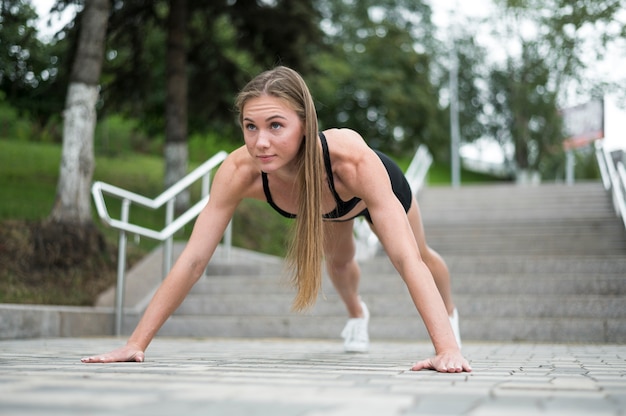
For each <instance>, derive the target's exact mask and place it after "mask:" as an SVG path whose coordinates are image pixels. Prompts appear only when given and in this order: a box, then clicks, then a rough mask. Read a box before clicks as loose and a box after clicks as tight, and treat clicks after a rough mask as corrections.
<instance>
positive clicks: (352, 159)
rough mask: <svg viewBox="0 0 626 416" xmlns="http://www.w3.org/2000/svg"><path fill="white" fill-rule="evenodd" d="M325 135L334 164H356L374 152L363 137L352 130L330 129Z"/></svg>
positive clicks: (325, 131)
mask: <svg viewBox="0 0 626 416" xmlns="http://www.w3.org/2000/svg"><path fill="white" fill-rule="evenodd" d="M323 133H324V136H325V137H326V141H327V143H328V151H329V153H330V157H331V161H333V162H334V161H335V160H336V162H337V163H342V162H345V163H356V162H359V161H360V160H362V159H363V157H366V156H367V155H368V154H369V153H370V152H371V151H372V149H371V148H370V147H369V146H368V145H367V143H366V142H365V140H364V139H363V137H362V136H361V135H360V134H359V133H357V132H356V131H354V130H352V129H346V128H344V129H329V130H324V132H323Z"/></svg>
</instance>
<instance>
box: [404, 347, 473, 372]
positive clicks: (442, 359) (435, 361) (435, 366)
mask: <svg viewBox="0 0 626 416" xmlns="http://www.w3.org/2000/svg"><path fill="white" fill-rule="evenodd" d="M411 370H413V371H419V370H435V371H438V372H440V373H461V372H463V371H467V372H468V373H469V372H471V371H472V367H471V366H470V365H469V363H468V362H467V360H466V359H465V358H463V355H462V354H461V352H460V351H459V352H444V353H441V354H437V355H436V356H434V357H431V358H427V359H425V360H422V361H418V362H417V363H415V364H413V367H412V368H411Z"/></svg>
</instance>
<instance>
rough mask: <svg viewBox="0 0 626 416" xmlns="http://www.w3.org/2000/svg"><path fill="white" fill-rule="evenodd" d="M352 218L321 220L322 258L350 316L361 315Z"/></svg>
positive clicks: (358, 273) (359, 275)
mask: <svg viewBox="0 0 626 416" xmlns="http://www.w3.org/2000/svg"><path fill="white" fill-rule="evenodd" d="M353 223H354V221H346V222H329V221H327V222H325V223H324V227H325V229H324V233H325V240H326V241H325V242H324V258H325V263H326V272H327V273H328V276H329V277H330V280H331V281H332V283H333V286H334V287H335V290H337V293H338V294H339V296H340V297H341V300H343V303H344V304H345V305H346V309H347V310H348V315H349V316H350V317H351V318H362V317H363V315H364V311H363V308H362V306H361V299H360V297H359V279H360V277H361V271H360V269H359V265H358V264H357V262H356V256H355V254H356V245H355V242H354V235H353V233H352V227H353V225H354V224H353Z"/></svg>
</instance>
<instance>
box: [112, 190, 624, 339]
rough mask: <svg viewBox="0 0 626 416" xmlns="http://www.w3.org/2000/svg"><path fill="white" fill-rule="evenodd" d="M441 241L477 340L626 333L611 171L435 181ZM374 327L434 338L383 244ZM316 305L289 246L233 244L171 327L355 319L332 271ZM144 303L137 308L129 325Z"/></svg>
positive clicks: (428, 215)
mask: <svg viewBox="0 0 626 416" xmlns="http://www.w3.org/2000/svg"><path fill="white" fill-rule="evenodd" d="M419 199H420V206H421V209H422V215H423V218H424V224H425V228H426V235H427V238H428V241H429V244H430V245H431V246H432V247H433V248H435V249H436V250H437V251H439V252H440V253H441V254H442V255H443V256H444V258H445V259H446V262H447V263H448V266H449V268H450V270H451V274H452V278H453V282H452V283H453V291H454V293H455V301H456V303H457V306H458V309H459V312H460V315H461V332H462V335H463V339H464V340H465V341H486V340H493V341H524V342H597V343H601V342H626V232H625V231H624V229H623V227H622V225H621V222H620V220H619V219H618V218H617V217H616V216H615V214H614V212H613V210H612V205H611V203H610V200H609V197H608V195H607V194H606V192H605V191H604V190H603V188H602V186H601V184H600V183H599V182H592V183H580V184H576V185H574V186H566V185H558V184H555V185H551V184H546V185H540V186H536V187H518V186H515V185H488V186H487V185H483V186H463V187H461V188H459V189H452V188H449V187H441V188H438V187H430V188H425V189H424V190H423V191H422V193H421V194H420V198H419ZM361 268H362V274H363V275H362V279H361V295H362V297H363V299H364V300H365V301H366V302H367V304H368V306H369V309H370V312H371V315H372V317H371V321H370V336H371V338H372V339H404V340H427V339H428V336H427V333H426V330H425V328H424V326H423V324H422V322H421V319H420V318H419V315H418V314H417V312H416V310H415V307H414V306H413V304H412V302H411V300H410V298H409V295H408V293H407V291H406V287H405V286H404V283H403V282H402V280H401V278H400V277H399V276H398V274H397V273H396V272H395V270H394V269H393V267H392V266H391V264H390V262H389V261H388V260H387V258H386V257H385V256H384V255H382V254H380V255H378V256H376V257H374V258H372V259H369V260H367V261H363V262H362V263H361ZM323 292H324V293H323V295H322V296H320V299H319V300H318V302H317V304H316V306H315V307H314V308H313V309H312V310H311V311H309V312H308V313H305V314H296V313H293V312H291V311H290V305H291V301H292V298H293V291H292V289H291V288H290V287H289V285H288V284H287V283H286V281H285V278H284V276H283V272H282V261H281V259H279V258H276V257H272V256H266V255H262V254H258V253H250V252H247V251H245V250H241V249H233V253H232V255H231V259H230V260H227V259H225V258H224V256H223V255H221V254H220V253H218V255H216V256H214V259H213V260H212V261H211V263H210V264H209V267H208V268H207V275H206V276H204V277H203V278H202V279H201V280H200V281H199V282H198V284H197V285H196V286H195V287H194V288H193V289H192V291H191V293H190V294H189V296H188V297H187V298H186V300H185V301H184V303H183V304H182V305H181V307H180V308H179V309H178V310H177V311H176V312H175V314H174V315H173V316H172V317H171V318H170V319H169V320H168V321H167V322H166V324H165V325H164V326H163V328H162V329H161V331H160V333H159V335H162V336H199V337H202V336H213V337H306V338H338V337H339V333H340V331H341V329H342V328H343V325H344V324H345V320H346V313H345V310H344V307H343V304H342V303H341V301H340V300H339V299H338V296H337V295H336V294H335V292H334V290H333V288H332V286H331V285H330V283H329V281H328V279H327V278H325V280H324V284H323ZM137 319H138V314H127V315H126V317H125V320H124V330H125V331H124V332H126V333H129V332H130V331H131V330H132V329H133V328H134V326H135V324H136V322H137Z"/></svg>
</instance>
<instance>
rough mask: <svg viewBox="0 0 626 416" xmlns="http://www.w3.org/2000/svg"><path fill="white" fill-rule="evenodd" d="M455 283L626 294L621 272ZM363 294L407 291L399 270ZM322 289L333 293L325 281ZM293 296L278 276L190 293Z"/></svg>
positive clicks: (472, 287) (368, 278) (373, 280)
mask: <svg viewBox="0 0 626 416" xmlns="http://www.w3.org/2000/svg"><path fill="white" fill-rule="evenodd" d="M452 286H453V290H454V292H456V293H458V294H474V295H492V294H505V293H515V294H533V295H540V294H546V295H548V294H550V295H552V294H562V295H579V294H588V295H622V294H626V279H625V278H624V275H623V274H621V273H599V272H592V273H587V272H581V273H578V274H572V273H545V272H542V273H517V274H506V275H501V274H497V273H492V274H487V273H480V274H471V273H463V274H455V273H453V279H452ZM359 288H360V291H361V293H376V294H393V293H403V292H405V291H406V285H405V284H404V281H403V280H402V279H401V278H400V276H399V275H398V274H397V273H393V274H377V275H375V276H372V275H369V274H368V275H365V276H363V277H362V278H361V282H360V285H359ZM322 290H323V292H324V293H327V292H332V291H333V288H332V287H331V284H330V283H329V282H328V280H326V281H325V282H324V284H323V289H322ZM248 293H249V294H255V295H259V294H263V295H265V294H287V295H290V296H291V295H293V293H294V289H293V288H292V287H291V285H290V284H288V283H286V282H284V281H283V280H282V279H279V278H276V276H258V277H257V276H254V277H250V276H207V277H205V278H204V279H202V280H201V281H199V282H198V283H197V284H196V285H195V286H194V287H193V288H192V290H191V292H190V294H189V296H198V297H201V296H205V295H222V294H223V295H241V294H248Z"/></svg>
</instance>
